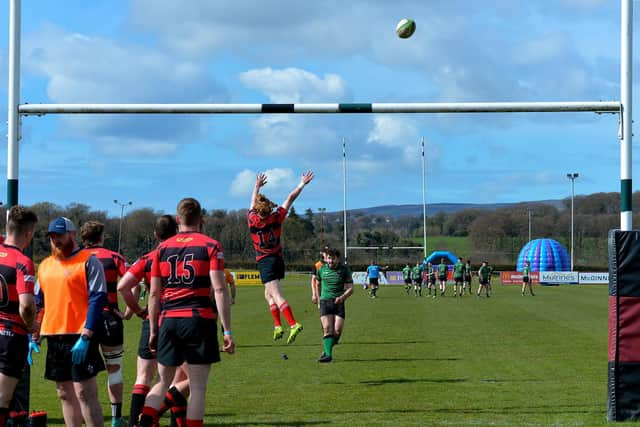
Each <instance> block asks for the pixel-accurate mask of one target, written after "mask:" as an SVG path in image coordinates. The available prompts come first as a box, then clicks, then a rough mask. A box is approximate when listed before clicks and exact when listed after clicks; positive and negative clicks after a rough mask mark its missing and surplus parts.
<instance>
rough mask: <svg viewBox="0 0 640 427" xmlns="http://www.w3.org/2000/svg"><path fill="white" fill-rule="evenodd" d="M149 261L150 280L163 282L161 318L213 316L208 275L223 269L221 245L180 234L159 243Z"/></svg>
mask: <svg viewBox="0 0 640 427" xmlns="http://www.w3.org/2000/svg"><path fill="white" fill-rule="evenodd" d="M152 260H153V261H152V266H151V277H152V278H153V277H159V278H160V279H161V280H162V295H161V300H162V310H161V315H162V317H193V316H200V317H204V318H215V317H216V314H215V313H216V312H217V310H216V307H215V303H214V302H213V300H212V299H211V278H210V276H209V272H210V271H223V270H224V254H223V252H222V247H221V246H220V243H218V242H217V241H216V240H214V239H212V238H210V237H207V236H205V235H204V234H201V233H197V232H180V233H178V234H177V235H175V236H173V237H171V238H170V239H167V240H165V241H164V242H162V243H160V245H159V246H158V248H157V250H156V251H155V253H154V254H153V258H152Z"/></svg>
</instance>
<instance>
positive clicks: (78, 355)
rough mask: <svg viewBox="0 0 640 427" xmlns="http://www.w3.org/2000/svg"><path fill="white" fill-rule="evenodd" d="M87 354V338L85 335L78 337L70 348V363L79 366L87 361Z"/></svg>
mask: <svg viewBox="0 0 640 427" xmlns="http://www.w3.org/2000/svg"><path fill="white" fill-rule="evenodd" d="M88 352H89V337H88V336H86V335H82V336H80V338H78V341H76V343H75V344H74V345H73V347H71V361H72V362H73V364H74V365H80V364H81V363H84V361H85V360H86V359H87V353H88Z"/></svg>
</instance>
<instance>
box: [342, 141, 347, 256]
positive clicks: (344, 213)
mask: <svg viewBox="0 0 640 427" xmlns="http://www.w3.org/2000/svg"><path fill="white" fill-rule="evenodd" d="M342 177H343V180H342V181H343V183H342V189H343V199H342V201H343V209H342V230H343V240H344V263H345V264H346V263H347V142H346V140H345V139H344V138H342Z"/></svg>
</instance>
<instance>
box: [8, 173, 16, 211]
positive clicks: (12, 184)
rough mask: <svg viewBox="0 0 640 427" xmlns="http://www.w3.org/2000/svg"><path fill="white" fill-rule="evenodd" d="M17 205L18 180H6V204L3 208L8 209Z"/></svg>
mask: <svg viewBox="0 0 640 427" xmlns="http://www.w3.org/2000/svg"><path fill="white" fill-rule="evenodd" d="M17 204H18V180H17V179H8V180H7V203H5V206H6V207H7V209H9V208H10V207H11V206H15V205H17Z"/></svg>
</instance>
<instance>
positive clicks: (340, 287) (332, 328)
mask: <svg viewBox="0 0 640 427" xmlns="http://www.w3.org/2000/svg"><path fill="white" fill-rule="evenodd" d="M325 259H326V261H327V262H326V264H324V265H323V266H322V267H320V269H319V270H318V273H317V274H316V276H317V279H318V284H319V286H320V321H321V322H322V331H323V333H324V334H323V338H322V344H323V346H324V351H323V352H322V354H321V355H320V358H319V359H318V362H320V363H327V362H331V361H332V360H333V347H334V346H335V344H336V342H337V341H338V339H339V338H340V336H341V335H342V331H343V329H344V319H345V304H344V303H345V300H346V299H347V298H349V297H350V296H351V294H352V293H353V279H352V277H351V270H349V267H347V266H346V265H344V264H343V263H342V262H340V252H339V251H338V250H337V249H333V248H329V249H327V250H326V258H325Z"/></svg>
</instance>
